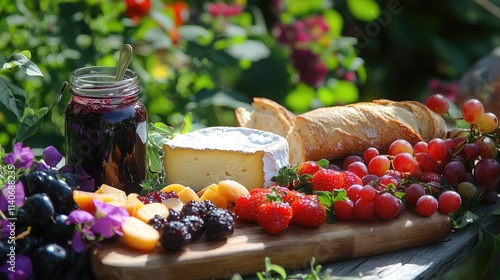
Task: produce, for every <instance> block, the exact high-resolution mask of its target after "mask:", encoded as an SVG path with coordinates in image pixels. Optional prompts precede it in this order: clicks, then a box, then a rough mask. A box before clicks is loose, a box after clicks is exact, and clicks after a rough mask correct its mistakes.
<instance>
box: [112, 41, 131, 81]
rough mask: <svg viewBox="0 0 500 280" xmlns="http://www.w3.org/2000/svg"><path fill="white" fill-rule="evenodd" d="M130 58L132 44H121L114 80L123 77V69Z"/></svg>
mask: <svg viewBox="0 0 500 280" xmlns="http://www.w3.org/2000/svg"><path fill="white" fill-rule="evenodd" d="M131 60H132V46H131V45H129V44H125V45H123V47H122V49H121V51H120V57H119V59H118V67H117V70H116V78H115V79H116V81H119V80H121V79H123V76H125V71H126V70H127V68H128V65H129V64H130V61H131Z"/></svg>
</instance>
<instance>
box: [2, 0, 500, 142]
mask: <svg viewBox="0 0 500 280" xmlns="http://www.w3.org/2000/svg"><path fill="white" fill-rule="evenodd" d="M170 2H171V1H170ZM170 2H169V1H160V0H153V1H152V8H151V10H150V13H149V15H148V16H144V17H143V18H141V20H140V22H139V23H137V22H134V21H133V20H131V19H129V18H127V16H126V15H125V10H126V3H125V1H120V0H111V1H101V0H82V1H76V0H57V1H52V0H40V1H22V0H16V1H12V0H0V30H1V31H0V50H1V52H0V62H2V63H3V62H5V61H7V59H8V58H9V56H10V55H12V54H14V53H19V52H21V51H23V50H27V51H29V52H31V60H32V61H33V62H34V63H35V64H36V65H37V66H38V67H39V68H40V71H41V72H42V73H43V77H33V76H28V75H26V74H25V73H23V72H20V71H7V72H6V71H4V72H1V73H0V74H1V75H2V77H4V78H5V79H8V80H9V81H11V82H12V83H13V84H15V85H17V86H19V87H20V88H22V89H23V90H25V91H26V94H27V96H26V97H27V109H26V110H27V111H31V112H33V111H36V110H37V109H39V108H42V107H44V106H45V107H47V106H50V104H52V103H53V102H54V100H56V98H57V97H56V92H57V90H58V88H59V87H60V86H61V84H62V83H63V82H64V81H69V77H70V73H71V71H73V70H74V69H77V68H80V67H83V66H87V65H116V61H117V58H118V52H119V50H120V48H121V46H122V45H123V44H124V43H130V44H132V45H133V46H134V53H135V56H134V59H133V61H132V63H131V66H130V67H131V68H132V69H134V70H135V71H137V72H138V73H139V76H140V77H141V84H142V88H143V93H142V99H143V101H144V103H145V104H146V106H147V108H148V114H149V118H150V120H151V121H153V122H156V121H161V122H165V123H167V124H169V125H172V126H179V125H180V124H181V122H182V120H183V119H184V116H185V114H187V113H188V112H190V113H192V114H193V119H194V124H195V127H196V126H209V125H234V124H235V120H234V115H233V109H234V108H235V107H239V106H249V105H248V104H249V103H250V102H251V100H252V97H254V96H265V97H268V98H271V99H273V100H276V101H278V102H280V103H282V104H284V105H285V106H287V107H288V108H290V109H291V110H293V111H295V112H301V111H305V110H308V109H311V108H314V107H317V106H328V105H335V104H343V103H350V102H356V101H362V100H372V99H375V98H390V99H394V100H402V99H415V100H420V101H422V100H423V98H425V96H426V95H427V94H428V89H427V84H428V82H429V80H430V79H432V78H440V79H442V80H445V81H455V80H458V79H459V78H460V77H461V76H462V75H463V74H464V73H465V72H466V71H467V69H469V68H470V67H471V66H472V64H473V63H474V62H476V61H477V60H478V59H479V58H481V57H482V56H484V55H486V54H487V53H489V52H490V51H491V50H492V49H493V48H494V47H496V46H498V45H499V44H500V32H499V31H500V20H499V18H498V17H497V16H496V15H495V14H494V11H491V10H488V9H486V8H485V7H484V6H482V5H480V2H483V3H484V1H481V0H458V1H453V0H443V1H430V0H413V1H407V0H377V1H375V0H335V1H323V0H314V1H301V0H283V1H281V2H282V3H284V5H286V7H287V8H288V10H287V11H286V13H283V14H281V15H279V16H278V15H276V13H273V10H272V9H273V5H272V3H273V1H266V0H249V1H248V2H246V8H245V13H243V14H242V15H240V16H238V17H236V18H234V19H233V23H234V24H236V25H237V26H239V27H240V28H239V29H234V30H233V31H234V32H235V33H234V34H233V35H228V33H227V29H225V30H222V29H221V26H220V25H218V24H220V22H218V21H216V20H214V19H210V18H209V17H207V15H206V14H204V13H203V10H204V8H205V7H206V6H205V5H206V3H208V2H209V1H194V0H192V1H185V3H186V4H187V5H189V7H190V10H189V11H190V13H191V18H190V22H189V23H190V26H188V27H186V28H179V29H178V30H177V31H178V32H179V33H181V35H183V38H191V39H186V40H184V41H182V42H181V43H179V44H173V42H172V36H171V34H170V33H169V30H170V29H171V28H172V25H173V22H172V16H171V14H169V11H168V10H166V9H165V5H166V4H169V3H170ZM238 2H241V1H238ZM327 2H328V3H330V4H332V6H327V7H326V8H325V6H324V5H325V3H327ZM489 2H490V3H492V4H493V5H498V6H500V1H498V0H495V1H489ZM318 13H321V14H323V15H328V16H329V20H330V22H329V24H330V27H333V26H336V28H334V29H335V30H334V31H331V34H329V36H330V39H333V40H336V42H340V43H339V44H338V45H343V47H342V46H341V47H338V46H337V47H338V49H335V50H334V51H335V55H329V56H323V57H322V58H325V57H326V58H325V61H327V65H328V67H329V70H330V71H331V72H334V73H336V72H338V71H339V69H340V70H343V71H346V70H353V71H355V73H356V75H357V79H356V80H355V81H354V82H352V83H349V82H345V81H342V80H340V79H334V80H333V82H332V79H330V80H329V82H328V83H326V85H324V86H321V87H316V88H312V87H310V86H306V85H304V84H303V83H300V82H297V81H296V75H297V73H296V72H294V70H293V69H292V68H293V67H292V66H291V63H290V57H289V55H290V53H289V50H287V49H286V48H284V47H283V46H282V45H280V44H279V43H278V42H277V41H276V39H275V38H274V36H273V33H272V27H273V26H274V25H275V23H276V22H279V21H281V22H286V21H287V20H290V19H291V18H293V17H296V18H304V17H306V16H308V15H314V14H318ZM338 15H340V17H338ZM350 37H353V38H357V39H358V45H357V47H356V46H355V47H354V48H353V46H352V40H350V39H349V38H350ZM248 42H251V43H252V44H247V43H248ZM247 45H248V48H245V47H241V46H247ZM234 46H239V47H240V48H239V49H237V51H234V52H231V51H229V50H230V49H231V48H232V47H234ZM313 47H317V48H319V51H320V52H324V53H327V52H328V51H330V50H328V49H321V48H320V46H319V45H314V46H313ZM339 54H340V55H339ZM359 58H362V60H359ZM353 61H357V62H359V61H364V64H363V65H362V66H360V65H357V62H356V63H355V62H353ZM355 64H356V66H354V65H355ZM0 94H2V93H1V92H0ZM68 100H69V93H68V92H65V93H64V94H63V96H62V100H61V102H59V103H58V104H57V105H56V106H54V107H53V108H52V109H51V111H50V112H49V113H48V114H47V115H45V116H44V119H43V122H42V124H41V127H40V130H39V131H38V133H37V134H36V137H31V138H29V139H26V140H25V143H26V145H29V146H32V147H45V146H47V145H54V146H56V147H58V148H62V142H63V127H64V120H63V111H64V107H65V105H66V103H67V102H68ZM28 113H29V112H28ZM17 121H18V120H16V118H15V117H14V116H12V115H11V114H9V112H8V110H6V108H3V107H2V109H1V111H0V144H1V145H2V146H3V147H5V148H6V149H10V147H12V144H13V143H12V142H13V139H14V137H15V135H16V131H17V129H18V124H17Z"/></svg>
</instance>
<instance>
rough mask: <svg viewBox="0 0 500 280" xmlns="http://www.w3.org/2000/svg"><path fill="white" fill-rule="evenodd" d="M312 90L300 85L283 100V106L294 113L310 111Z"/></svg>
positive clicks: (312, 96)
mask: <svg viewBox="0 0 500 280" xmlns="http://www.w3.org/2000/svg"><path fill="white" fill-rule="evenodd" d="M315 95H316V94H315V92H314V89H312V88H311V87H309V86H307V85H304V84H300V85H298V86H297V88H296V89H294V90H293V91H292V92H290V93H289V94H288V95H287V96H286V98H285V104H286V106H287V107H288V108H290V109H291V110H292V111H294V112H305V111H308V110H309V109H310V104H311V101H312V100H313V99H314V97H315Z"/></svg>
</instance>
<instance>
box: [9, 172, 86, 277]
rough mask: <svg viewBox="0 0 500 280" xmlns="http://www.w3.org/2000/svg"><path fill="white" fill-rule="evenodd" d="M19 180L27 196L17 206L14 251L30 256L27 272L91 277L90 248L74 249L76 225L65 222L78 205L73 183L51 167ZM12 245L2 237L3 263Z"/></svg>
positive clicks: (49, 275) (43, 275)
mask: <svg viewBox="0 0 500 280" xmlns="http://www.w3.org/2000/svg"><path fill="white" fill-rule="evenodd" d="M20 181H21V182H22V184H23V187H24V194H25V196H26V197H25V200H24V203H23V205H22V206H20V207H19V208H18V209H17V220H16V221H15V230H16V236H17V239H16V241H15V253H16V255H17V256H18V257H20V256H26V257H28V258H29V259H30V261H31V264H32V271H27V273H33V277H34V278H36V279H84V278H86V277H87V278H90V277H91V276H90V275H89V273H88V271H90V264H89V259H90V256H89V252H83V253H80V252H78V253H77V252H75V251H74V249H73V248H72V246H71V238H72V236H73V234H74V231H75V229H74V225H72V224H69V225H68V224H67V223H66V221H67V220H68V215H69V213H70V212H71V211H73V210H75V209H77V205H76V203H75V201H74V200H73V195H72V189H71V187H70V186H68V184H67V183H66V182H65V181H64V180H62V179H59V178H58V176H56V175H55V174H53V173H51V172H50V171H46V172H45V171H34V172H31V173H25V174H23V175H21V177H20ZM11 246H12V244H11V243H9V240H8V239H3V240H1V242H0V251H1V253H0V255H1V256H2V259H1V262H2V263H3V262H4V261H6V260H7V259H3V257H4V256H7V254H8V253H9V250H10V248H11ZM4 253H5V254H4Z"/></svg>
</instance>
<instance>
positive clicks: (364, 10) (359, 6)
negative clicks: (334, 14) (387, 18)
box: [347, 0, 380, 21]
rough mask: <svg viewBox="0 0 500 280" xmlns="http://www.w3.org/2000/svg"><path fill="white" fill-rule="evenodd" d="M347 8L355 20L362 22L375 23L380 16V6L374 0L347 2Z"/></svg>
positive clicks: (350, 0) (348, 0)
mask: <svg viewBox="0 0 500 280" xmlns="http://www.w3.org/2000/svg"><path fill="white" fill-rule="evenodd" d="M347 7H348V8H349V10H350V11H351V13H352V15H353V16H354V17H355V18H357V19H359V20H362V21H373V20H376V19H377V18H378V17H379V15H380V6H379V5H378V4H377V2H376V1H374V0H347Z"/></svg>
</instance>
